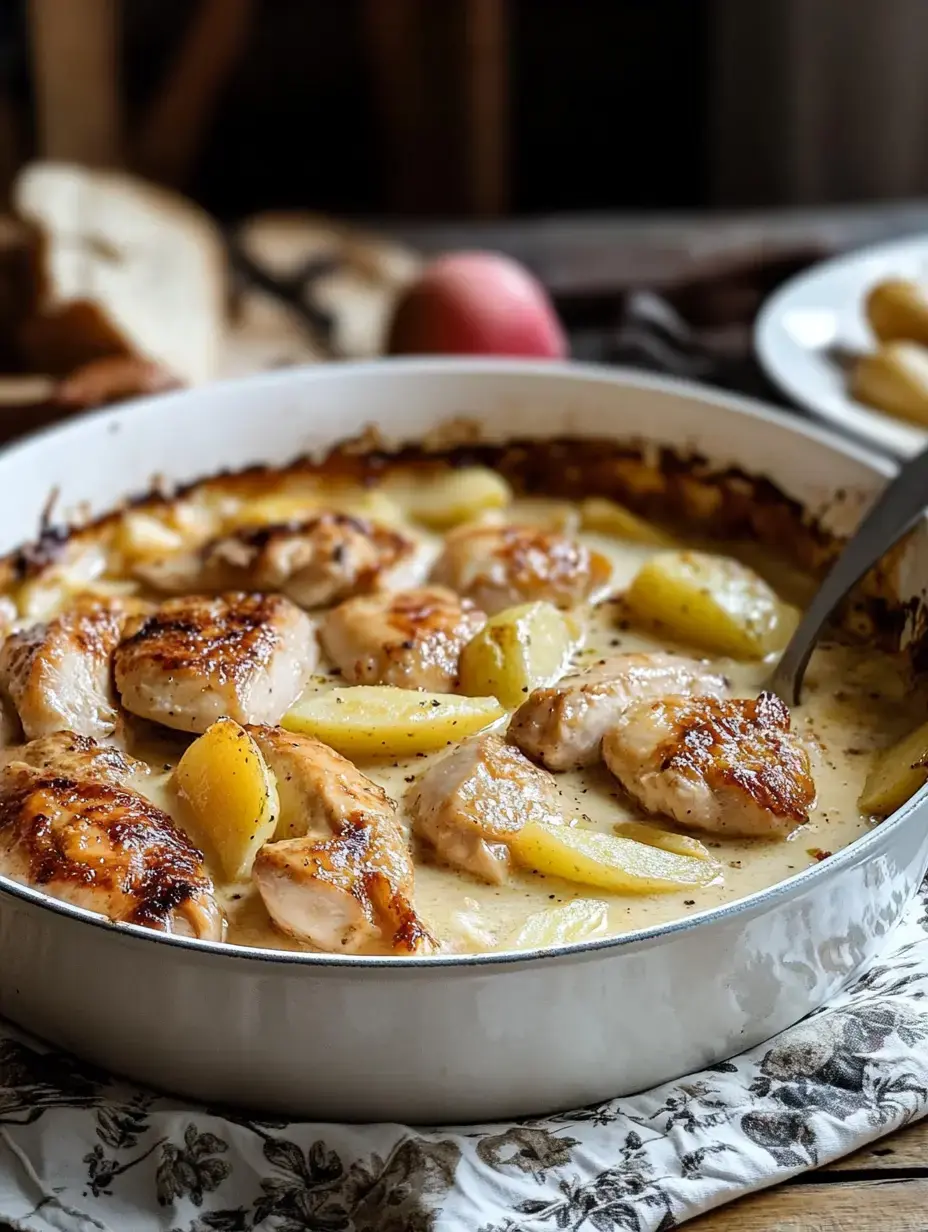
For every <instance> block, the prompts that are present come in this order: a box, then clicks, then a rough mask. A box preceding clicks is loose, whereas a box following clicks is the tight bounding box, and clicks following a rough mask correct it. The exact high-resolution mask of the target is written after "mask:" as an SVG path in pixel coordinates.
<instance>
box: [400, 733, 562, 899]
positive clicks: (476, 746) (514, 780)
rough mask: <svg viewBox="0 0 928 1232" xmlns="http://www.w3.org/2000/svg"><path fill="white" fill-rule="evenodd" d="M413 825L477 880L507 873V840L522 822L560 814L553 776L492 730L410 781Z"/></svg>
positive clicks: (438, 853)
mask: <svg viewBox="0 0 928 1232" xmlns="http://www.w3.org/2000/svg"><path fill="white" fill-rule="evenodd" d="M407 798H408V800H409V810H410V815H411V817H412V823H413V832H414V834H416V836H417V837H418V838H419V839H421V841H422V842H423V844H424V845H425V847H426V848H427V849H428V850H429V851H431V853H432V854H433V855H434V857H435V858H436V859H438V860H440V861H442V862H443V863H445V864H450V865H451V867H452V868H459V869H462V870H463V871H464V872H466V873H472V874H473V875H474V876H475V877H479V878H480V879H481V880H482V881H488V882H490V883H491V884H495V885H501V884H502V883H503V882H505V881H506V879H507V877H508V875H509V864H510V860H509V849H508V847H507V845H506V844H507V842H508V841H509V840H510V839H511V837H512V835H513V834H514V833H516V832H517V831H519V830H521V829H522V827H523V826H524V825H525V824H526V822H529V821H555V822H557V821H561V820H562V817H561V812H560V807H559V797H558V791H557V787H556V786H555V782H554V779H553V778H552V777H551V775H550V774H546V773H545V771H544V770H539V769H538V767H537V766H533V765H532V763H531V762H530V761H528V760H527V759H526V758H525V757H523V756H522V754H521V753H520V752H519V750H518V749H515V748H513V747H512V745H510V744H506V742H505V741H504V740H502V739H501V738H500V737H499V736H494V735H483V736H477V737H475V738H474V739H472V740H467V741H465V742H464V743H463V744H460V745H458V747H457V748H456V749H454V750H453V751H452V752H451V753H448V754H446V755H445V756H444V757H443V758H442V759H441V760H440V761H438V762H436V763H434V764H433V765H431V766H430V767H429V768H428V770H426V771H425V772H424V773H423V774H422V775H421V776H420V777H419V779H418V780H417V781H416V782H415V783H414V784H413V785H412V787H410V789H409V793H408V797H407Z"/></svg>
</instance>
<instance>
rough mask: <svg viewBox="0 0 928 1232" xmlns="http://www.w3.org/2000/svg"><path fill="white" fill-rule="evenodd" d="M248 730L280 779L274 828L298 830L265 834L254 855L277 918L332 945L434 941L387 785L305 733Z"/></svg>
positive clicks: (405, 948)
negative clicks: (416, 900)
mask: <svg viewBox="0 0 928 1232" xmlns="http://www.w3.org/2000/svg"><path fill="white" fill-rule="evenodd" d="M248 732H249V734H250V735H251V736H252V737H253V738H254V740H255V741H256V742H257V744H258V747H259V748H260V749H261V753H262V756H263V757H264V758H265V760H266V762H267V764H268V766H269V768H270V769H271V771H272V773H273V774H274V776H275V778H276V779H277V786H278V794H279V797H280V818H281V828H282V829H283V830H284V832H286V833H289V834H292V835H295V836H296V837H292V838H284V839H281V840H279V841H277V842H272V843H266V844H265V845H264V847H262V848H261V850H260V851H259V852H258V855H257V857H256V859H255V863H254V869H253V873H252V875H253V877H254V880H255V884H256V885H257V887H258V889H259V891H260V893H261V897H262V898H263V900H264V903H265V906H266V907H267V910H268V914H269V915H270V917H271V919H272V920H273V921H274V923H275V924H276V926H277V927H278V928H279V929H280V930H281V931H282V932H284V933H287V934H288V935H289V936H292V937H297V938H299V939H301V940H305V941H309V942H311V943H312V944H313V945H315V946H317V947H318V948H319V949H321V950H328V951H332V952H336V953H338V952H342V953H351V952H353V951H356V950H358V949H360V948H362V947H363V946H365V945H368V944H369V943H371V942H377V943H379V944H380V945H381V946H383V947H385V948H387V949H389V950H391V951H393V952H395V953H406V954H412V953H419V952H428V951H429V950H431V949H432V948H433V945H434V943H433V941H432V938H431V937H430V936H429V933H428V930H427V929H426V928H425V926H424V924H423V923H422V921H421V920H420V919H419V917H418V915H417V913H416V910H415V907H414V905H413V888H414V877H413V864H412V858H411V857H410V854H409V846H408V843H407V840H406V835H405V833H404V831H403V829H402V827H401V826H400V824H399V822H398V821H397V819H396V806H395V804H394V803H393V801H392V800H391V799H390V797H389V796H388V795H387V794H386V792H384V791H383V789H382V788H380V787H378V786H377V784H376V783H372V782H371V780H370V779H368V778H366V777H365V775H363V774H362V773H361V771H360V770H358V769H357V767H356V766H354V765H353V764H352V763H351V762H350V761H348V760H347V758H344V757H342V756H341V755H340V754H338V753H336V752H335V750H334V749H330V748H329V746H328V745H326V744H322V742H321V741H319V740H314V739H313V738H312V737H310V736H299V735H294V734H292V733H290V732H285V731H283V730H282V729H281V728H275V727H266V726H252V727H249V728H248ZM280 832H281V829H280V828H279V829H278V834H279V833H280Z"/></svg>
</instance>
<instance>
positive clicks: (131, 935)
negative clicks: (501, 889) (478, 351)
mask: <svg viewBox="0 0 928 1232" xmlns="http://www.w3.org/2000/svg"><path fill="white" fill-rule="evenodd" d="M385 369H387V370H390V371H398V372H400V373H405V374H406V375H414V374H415V373H416V372H431V373H435V372H444V373H445V374H446V375H447V376H448V377H449V378H457V377H460V376H462V375H466V374H467V373H486V374H491V375H492V374H497V375H506V376H514V377H519V376H528V377H538V376H542V377H543V376H550V375H556V376H557V377H559V378H561V379H567V380H568V381H576V382H577V383H578V384H584V383H586V382H589V381H590V380H598V381H601V382H603V383H605V384H608V385H614V386H616V387H617V388H619V389H629V388H631V389H635V388H637V389H645V390H650V391H653V392H662V393H670V394H678V395H679V396H681V397H685V398H686V397H688V398H690V399H692V400H695V401H697V402H705V401H710V402H713V403H714V404H715V405H716V406H720V407H722V408H723V409H725V410H730V411H734V412H737V413H740V414H743V415H745V416H746V417H747V418H749V419H754V420H761V421H764V422H766V423H769V424H773V425H775V426H777V427H779V428H784V429H785V430H787V431H789V432H790V433H792V434H795V435H796V436H798V437H800V438H801V437H806V438H807V439H811V440H815V441H817V442H818V443H819V444H822V445H825V446H827V447H828V448H830V449H832V450H835V451H836V452H838V453H841V454H844V455H845V456H847V457H850V458H853V459H855V460H856V461H858V462H860V463H861V464H862V465H864V466H865V467H866V468H867V469H869V470H871V471H873V472H875V473H876V474H877V475H879V474H882V475H885V476H886V477H887V478H889V477H890V476H891V475H892V473H893V470H894V467H893V462H892V459H890V458H887V457H880V456H874V455H873V454H871V453H869V452H868V451H867V450H866V449H865V448H864V447H863V445H862V444H861V443H860V442H859V441H855V440H847V439H843V438H842V437H841V436H839V435H838V434H837V433H835V432H833V431H830V430H828V429H826V428H824V427H822V426H821V425H819V424H811V423H807V422H805V421H803V420H801V419H799V418H796V417H795V416H792V415H790V413H789V412H788V411H785V412H784V411H780V410H777V409H776V408H774V407H772V406H768V405H766V404H765V403H763V402H761V401H760V400H759V399H755V398H750V397H742V396H740V395H737V394H730V393H727V392H725V391H722V390H717V389H715V388H714V387H712V386H703V385H700V384H699V383H698V382H695V381H686V380H682V379H679V378H670V377H663V376H658V375H655V374H652V373H646V372H640V371H637V370H635V369H631V368H627V367H623V366H611V365H610V366H606V365H603V364H589V363H584V364H580V363H570V362H558V361H539V360H516V359H483V358H481V359H471V358H448V357H442V358H416V359H406V358H401V359H394V358H391V359H379V360H368V361H362V362H353V361H336V362H333V363H327V364H325V365H321V366H319V367H316V366H314V365H299V366H297V367H294V368H288V369H284V370H281V371H276V372H271V373H256V374H254V375H252V376H248V377H237V378H232V379H229V380H226V381H217V382H215V383H213V384H211V385H210V386H208V387H200V388H201V389H202V388H209V389H210V390H211V391H213V392H218V393H219V394H220V396H221V391H222V390H223V389H225V388H229V387H236V388H238V387H240V386H241V385H242V384H250V385H254V386H256V387H261V388H264V389H267V390H273V388H274V387H275V386H277V385H284V386H286V385H288V384H292V383H298V381H299V378H300V377H302V378H304V379H305V378H306V377H307V376H308V375H309V374H312V380H313V381H315V380H319V381H325V380H326V379H329V378H333V379H334V378H335V377H337V376H339V375H345V374H346V373H347V374H348V375H351V374H355V373H358V374H370V373H376V372H383V371H384V370H385ZM198 392H199V391H198V389H197V388H193V389H183V390H178V391H176V392H173V393H169V394H162V395H155V396H152V397H150V398H144V399H139V400H137V401H133V402H130V403H128V404H124V405H122V406H116V407H104V408H102V409H99V410H96V411H91V412H89V413H87V414H85V415H81V416H80V417H78V418H75V419H74V420H72V421H71V422H69V423H68V422H66V423H64V424H51V425H47V426H45V427H43V428H39V429H37V430H36V431H34V432H32V433H29V434H28V435H26V436H25V437H23V438H21V439H20V440H17V441H15V442H14V443H13V444H11V445H9V446H8V447H7V448H5V449H4V450H2V458H3V464H4V465H15V459H16V455H17V454H19V453H22V452H27V451H28V450H29V449H31V448H32V447H33V446H34V445H35V443H36V442H37V441H40V440H41V439H42V438H44V437H47V436H52V435H65V436H67V435H69V434H71V433H74V434H75V435H80V434H81V431H82V430H83V428H84V425H85V424H86V423H87V422H88V421H96V422H99V423H101V424H104V425H107V424H108V425H110V431H113V430H114V427H113V426H114V425H115V431H120V430H121V428H122V426H123V424H124V423H125V422H128V421H130V420H131V417H132V416H133V415H137V414H138V412H139V411H140V410H141V409H142V408H144V407H146V406H147V408H148V409H149V410H150V409H151V408H152V406H157V408H158V409H163V408H164V407H165V404H166V403H171V402H178V401H180V402H185V401H188V400H190V399H191V398H192V399H196V397H197V393H198ZM645 439H653V438H645ZM333 443H337V442H333ZM10 459H12V462H11V461H10ZM281 465H284V464H281ZM220 469H221V468H220ZM218 473H219V470H217V471H214V472H213V474H218ZM209 477H210V476H203V478H204V479H207V478H209ZM926 798H928V782H926V783H925V784H924V785H923V786H922V787H921V788H920V789H919V790H918V791H917V792H916V793H915V795H913V796H912V797H911V798H910V799H909V800H907V801H906V803H905V804H904V805H902V807H901V808H899V809H897V810H896V812H894V813H892V814H890V816H889V817H887V818H885V819H884V820H883V821H882V822H880V823H879V824H878V825H875V826H874V827H873V829H872V830H871V831H870V832H869V833H867V834H864V835H861V836H860V837H859V838H857V839H855V840H854V841H853V842H851V843H849V844H848V845H847V846H846V847H843V848H842V849H841V850H840V851H838V852H836V853H835V854H834V855H831V856H829V857H828V859H827V860H822V861H820V862H819V863H817V864H814V865H811V866H810V867H809V868H807V869H803V870H802V871H801V872H799V873H795V874H794V875H793V876H791V877H788V878H786V879H785V880H783V881H778V882H775V883H774V884H773V885H771V886H767V887H766V888H765V889H763V890H758V891H756V892H755V893H753V894H747V895H745V896H744V897H743V898H739V899H735V900H734V901H733V902H729V903H723V904H720V905H718V906H715V907H709V908H707V909H705V910H704V911H698V912H696V913H694V914H693V915H688V916H684V917H681V918H680V919H678V920H671V921H669V922H668V923H664V924H657V925H652V926H651V927H649V928H640V929H634V930H633V931H631V932H628V933H621V934H619V935H617V936H612V937H602V938H597V939H594V940H591V941H579V942H574V943H572V944H570V945H562V946H549V947H544V948H541V949H536V950H502V951H498V952H496V951H494V952H491V953H487V954H479V953H478V954H469V953H468V954H435V955H410V956H404V957H398V956H393V955H380V954H326V953H316V952H306V951H300V950H278V949H272V948H268V947H265V946H255V947H252V946H239V945H234V944H233V943H231V942H228V941H205V940H201V939H200V938H197V937H184V936H178V935H177V934H173V933H163V932H159V931H157V930H155V929H151V928H146V927H144V926H143V925H141V924H129V923H122V922H119V921H114V920H109V919H107V918H106V917H105V916H102V915H99V914H97V913H96V912H93V911H89V910H87V909H86V908H84V907H77V906H75V905H73V904H71V903H67V902H63V901H62V900H61V899H57V898H54V897H52V896H51V895H49V894H45V893H44V892H43V891H42V890H38V889H35V888H34V887H32V886H28V885H23V884H21V883H20V882H17V881H14V880H13V879H11V878H9V877H6V876H4V875H3V874H0V895H7V896H10V897H12V898H15V899H19V900H21V901H23V902H25V903H28V904H30V905H31V906H35V907H39V908H40V909H41V910H46V911H51V912H53V913H54V914H56V915H59V916H63V917H65V918H67V919H71V920H74V921H76V922H77V923H80V924H84V925H89V926H91V927H95V928H101V929H103V930H105V931H106V932H108V933H110V934H112V935H113V936H114V937H119V938H122V939H125V940H126V941H130V942H131V941H141V942H149V943H154V944H156V945H168V946H170V947H172V948H179V949H181V950H182V951H186V952H188V953H192V954H202V955H204V958H205V956H207V955H208V956H211V957H217V958H225V959H233V960H238V961H240V962H245V963H266V964H271V965H274V966H295V967H297V968H299V967H311V968H314V969H323V970H328V971H337V970H348V969H359V968H360V969H374V970H383V969H385V968H386V969H390V970H393V971H397V972H414V971H423V970H429V971H434V970H437V969H439V968H441V969H448V968H452V969H457V968H463V969H467V970H469V969H473V968H476V967H480V968H490V969H494V968H509V967H512V966H513V965H518V966H523V965H528V964H531V965H532V966H535V965H537V964H539V963H541V962H545V963H553V962H558V961H561V960H564V959H568V958H577V957H583V956H587V955H594V954H597V953H601V952H605V951H607V950H616V951H618V950H637V949H641V948H645V947H647V946H648V945H649V944H651V943H652V942H658V941H661V940H662V939H663V938H665V937H671V936H675V935H677V934H679V933H683V932H689V931H692V930H694V929H697V928H706V929H707V928H709V927H710V926H711V925H713V924H715V923H719V922H722V921H725V920H730V919H732V918H733V917H736V916H744V917H750V916H751V915H753V914H756V913H757V912H758V911H760V910H762V909H763V908H765V907H772V906H773V905H774V904H775V903H777V902H778V901H780V900H781V899H785V898H787V897H791V896H793V895H794V894H800V893H802V892H803V891H804V890H806V889H807V888H808V887H810V886H814V885H815V884H816V883H817V882H818V881H821V880H824V879H825V878H827V877H829V876H831V875H832V874H837V873H838V872H840V871H842V870H843V869H845V868H847V867H849V866H851V865H852V864H854V863H856V862H857V861H858V860H859V859H860V858H862V857H863V856H865V855H866V853H867V852H868V850H869V849H870V848H871V847H875V846H876V845H877V844H878V842H879V841H880V839H881V838H882V837H883V836H884V835H886V834H887V833H889V832H890V831H891V830H895V829H896V828H897V827H898V826H899V825H900V824H901V823H902V822H903V821H904V820H905V819H906V817H907V816H908V815H909V814H910V813H911V812H912V811H913V810H914V809H916V808H919V807H920V806H921V804H922V802H923V800H925V799H926Z"/></svg>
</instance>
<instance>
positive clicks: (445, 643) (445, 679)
mask: <svg viewBox="0 0 928 1232" xmlns="http://www.w3.org/2000/svg"><path fill="white" fill-rule="evenodd" d="M486 619H487V618H486V615H485V614H484V613H483V612H481V611H479V610H478V608H476V607H475V606H474V604H473V603H471V602H470V600H469V599H460V598H458V596H457V595H456V594H455V593H454V591H451V590H445V589H444V588H443V587H441V586H428V587H423V588H422V589H420V590H404V591H400V592H398V593H396V594H379V595H362V596H359V597H358V598H356V599H347V600H346V601H345V602H344V603H340V604H339V605H338V607H336V608H333V609H332V611H331V612H329V613H327V615H326V617H325V619H324V620H323V622H322V625H321V627H320V629H319V637H320V640H321V642H322V648H323V650H324V651H325V653H326V654H327V655H328V657H329V658H330V659H331V660H332V662H333V663H334V664H335V666H336V667H338V668H339V669H340V670H341V673H342V677H343V678H344V679H345V680H346V681H347V682H348V683H349V684H391V685H396V686H397V687H398V688H400V689H425V690H427V691H428V692H431V693H450V692H452V690H453V689H455V688H456V687H457V685H458V683H459V680H458V662H459V660H460V658H461V651H462V650H463V649H464V647H465V646H466V645H467V643H468V642H469V641H470V639H471V638H472V637H473V636H474V634H475V633H479V632H480V630H481V629H482V628H483V626H484V625H485V624H486Z"/></svg>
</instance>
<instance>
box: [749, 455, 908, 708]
mask: <svg viewBox="0 0 928 1232" xmlns="http://www.w3.org/2000/svg"><path fill="white" fill-rule="evenodd" d="M926 506H928V449H926V450H925V451H924V452H923V453H920V454H918V456H917V457H915V458H913V459H912V461H911V462H907V463H906V464H905V465H904V466H903V467H902V469H901V470H900V471H899V473H898V474H897V475H896V477H895V479H892V480H890V482H889V483H888V484H887V485H886V487H885V488H884V489H883V491H882V492H881V493H880V495H879V496H878V497H877V499H876V501H875V502H874V504H873V506H872V508H871V509H870V510H869V511H868V513H867V514H866V516H865V517H864V519H863V521H862V522H861V523H860V525H859V526H858V528H857V530H856V531H855V533H854V535H853V537H852V538H851V539H850V540H849V542H848V543H847V544H846V545H845V547H844V549H843V551H842V552H841V555H840V556H839V557H838V559H837V560H836V561H835V563H834V564H833V565H832V567H831V570H830V572H829V573H828V576H827V577H826V578H825V580H824V582H822V584H821V586H820V587H819V589H818V591H817V592H816V595H815V598H814V599H813V600H812V602H811V603H810V604H809V606H808V607H807V608H806V611H805V615H804V616H803V617H802V620H801V621H800V622H799V626H798V628H797V629H796V632H795V633H794V634H793V636H792V638H791V639H790V642H789V645H788V646H787V647H786V649H785V650H784V651H783V654H782V656H781V658H780V661H779V663H778V664H777V665H776V667H775V668H774V670H773V673H772V675H771V676H770V678H769V680H768V681H767V682H766V684H765V686H764V687H765V688H766V689H768V690H769V691H770V692H771V693H776V694H777V696H778V697H781V698H782V699H783V701H785V702H786V703H787V704H792V705H794V704H797V703H798V702H799V699H800V694H801V691H802V680H803V677H804V675H805V671H806V667H807V666H808V663H809V659H810V658H811V656H812V651H813V650H814V649H815V645H816V643H817V642H818V639H819V637H820V636H821V633H822V630H823V629H824V627H825V625H826V623H827V621H828V618H829V617H830V616H831V614H832V612H833V611H834V610H835V608H836V607H837V606H838V604H839V603H840V602H841V600H842V599H843V598H844V596H845V595H846V594H847V593H848V592H849V591H850V590H851V589H852V587H854V586H856V584H857V583H858V582H859V581H860V579H861V578H862V577H863V576H864V574H865V573H866V572H867V570H868V569H870V568H872V567H873V565H875V564H876V563H877V561H878V560H879V559H880V557H881V556H883V555H885V553H886V552H888V551H889V549H890V548H891V547H892V546H893V545H894V544H895V543H898V542H899V540H900V539H901V538H902V536H903V535H904V534H905V532H906V531H907V530H910V529H911V528H912V526H914V525H915V523H916V522H917V521H918V520H919V518H920V517H921V516H922V514H923V513H924V512H925V508H926Z"/></svg>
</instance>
